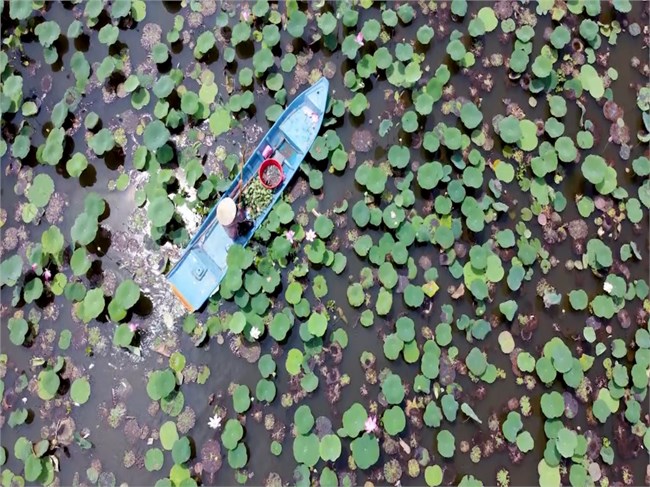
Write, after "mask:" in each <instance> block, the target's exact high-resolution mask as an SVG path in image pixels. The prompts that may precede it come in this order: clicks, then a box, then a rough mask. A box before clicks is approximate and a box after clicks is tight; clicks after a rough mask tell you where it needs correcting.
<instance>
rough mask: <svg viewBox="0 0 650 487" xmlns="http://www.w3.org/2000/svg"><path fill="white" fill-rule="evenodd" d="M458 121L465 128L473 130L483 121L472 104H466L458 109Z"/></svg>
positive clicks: (479, 112)
mask: <svg viewBox="0 0 650 487" xmlns="http://www.w3.org/2000/svg"><path fill="white" fill-rule="evenodd" d="M460 119H461V120H462V121H463V125H465V127H467V128H468V129H474V128H476V127H478V126H479V125H480V124H481V122H482V121H483V114H482V113H481V111H480V110H479V109H478V107H477V106H476V105H474V103H472V102H467V103H465V104H464V105H463V106H462V108H461V109H460Z"/></svg>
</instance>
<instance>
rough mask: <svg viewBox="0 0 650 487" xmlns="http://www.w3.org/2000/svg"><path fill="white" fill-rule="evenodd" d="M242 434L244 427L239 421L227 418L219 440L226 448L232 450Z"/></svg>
mask: <svg viewBox="0 0 650 487" xmlns="http://www.w3.org/2000/svg"><path fill="white" fill-rule="evenodd" d="M243 436H244V428H243V426H242V425H241V423H240V422H239V421H237V420H236V419H229V420H228V421H227V422H226V426H225V427H224V428H223V432H222V433H221V441H222V442H223V446H225V447H226V448H227V449H228V450H234V449H235V448H236V447H237V444H238V443H239V440H241V439H242V438H243Z"/></svg>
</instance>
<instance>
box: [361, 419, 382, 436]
mask: <svg viewBox="0 0 650 487" xmlns="http://www.w3.org/2000/svg"><path fill="white" fill-rule="evenodd" d="M363 427H364V429H365V430H366V433H374V432H375V431H377V430H378V429H379V427H378V426H377V416H368V419H366V422H365V423H364V425H363Z"/></svg>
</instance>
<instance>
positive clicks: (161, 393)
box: [147, 369, 176, 401]
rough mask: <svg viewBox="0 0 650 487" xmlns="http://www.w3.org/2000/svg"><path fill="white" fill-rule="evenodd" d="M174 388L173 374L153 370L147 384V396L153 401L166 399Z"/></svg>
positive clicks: (174, 379) (166, 370) (169, 371)
mask: <svg viewBox="0 0 650 487" xmlns="http://www.w3.org/2000/svg"><path fill="white" fill-rule="evenodd" d="M175 387H176V378H175V377H174V373H173V372H172V371H171V370H169V369H165V370H155V371H153V372H152V373H151V375H150V376H149V381H148V382H147V394H149V397H150V398H151V399H153V400H154V401H158V400H160V399H162V398H163V397H167V396H168V395H169V394H170V393H171V392H172V391H173V390H174V388H175Z"/></svg>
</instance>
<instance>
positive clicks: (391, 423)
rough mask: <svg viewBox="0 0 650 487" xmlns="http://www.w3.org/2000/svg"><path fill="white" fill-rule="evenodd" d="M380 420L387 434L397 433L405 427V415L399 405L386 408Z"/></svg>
mask: <svg viewBox="0 0 650 487" xmlns="http://www.w3.org/2000/svg"><path fill="white" fill-rule="evenodd" d="M381 420H382V423H383V425H384V429H385V430H386V433H388V434H389V435H397V434H399V433H401V432H402V431H403V430H404V428H405V427H406V415H405V414H404V411H402V408H400V407H399V406H393V407H391V408H389V409H386V410H385V411H384V414H383V415H382V418H381Z"/></svg>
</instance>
